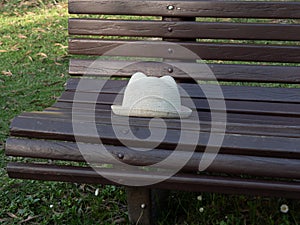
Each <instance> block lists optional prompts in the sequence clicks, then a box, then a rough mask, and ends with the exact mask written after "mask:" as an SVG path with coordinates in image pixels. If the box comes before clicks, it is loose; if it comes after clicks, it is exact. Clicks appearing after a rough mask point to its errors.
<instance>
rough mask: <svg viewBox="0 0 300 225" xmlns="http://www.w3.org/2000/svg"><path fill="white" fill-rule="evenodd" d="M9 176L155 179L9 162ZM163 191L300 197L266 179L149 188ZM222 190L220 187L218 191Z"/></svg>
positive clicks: (196, 180)
mask: <svg viewBox="0 0 300 225" xmlns="http://www.w3.org/2000/svg"><path fill="white" fill-rule="evenodd" d="M7 169H8V172H9V176H10V177H12V178H14V177H15V178H22V179H35V180H52V181H53V180H54V181H67V182H75V183H78V182H80V183H96V184H99V183H102V184H112V183H113V182H112V181H111V180H107V179H105V178H104V177H103V176H100V175H99V173H101V174H102V175H105V176H106V177H114V178H115V179H126V180H128V179H133V180H139V179H145V180H151V179H152V180H155V179H157V177H155V176H153V174H151V173H150V174H147V173H145V172H144V173H142V175H143V176H141V173H138V171H135V172H123V171H116V170H111V169H99V170H98V172H99V173H97V172H96V171H95V170H93V169H91V168H86V167H73V166H57V165H45V164H29V163H28V164H22V163H9V164H8V166H7ZM154 187H155V188H164V189H171V190H186V191H197V192H199V191H200V192H202V191H203V192H204V191H205V192H219V193H228V194H252V195H262V196H264V195H266V196H280V197H290V198H299V197H300V185H299V182H297V181H295V182H283V181H265V180H251V179H249V180H245V179H242V178H232V177H217V176H204V175H194V174H181V173H179V174H176V175H174V176H172V177H170V178H169V179H167V180H165V181H164V182H161V183H157V184H155V185H153V186H150V187H149V188H154ZM220 187H222V188H220Z"/></svg>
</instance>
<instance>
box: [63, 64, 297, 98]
mask: <svg viewBox="0 0 300 225" xmlns="http://www.w3.org/2000/svg"><path fill="white" fill-rule="evenodd" d="M299 69H300V67H299ZM299 72H300V71H299ZM79 82H80V85H79V86H78V84H79ZM127 84H128V81H126V80H107V79H103V80H96V79H86V78H70V79H69V80H68V81H67V84H66V91H71V92H72V91H76V92H88V93H99V92H100V87H101V93H105V94H113V93H123V90H124V88H125V87H126V85H127ZM178 86H179V92H180V96H182V97H191V98H212V99H219V98H221V96H218V94H217V93H216V90H217V88H220V89H221V90H222V93H223V96H224V97H223V98H224V99H226V100H240V101H245V100H247V101H264V102H285V103H288V102H290V103H292V102H293V103H300V91H299V90H300V89H299V88H266V87H249V86H229V85H220V86H217V85H213V84H198V85H197V84H188V83H179V84H178ZM181 88H182V89H183V90H184V91H183V90H182V89H181Z"/></svg>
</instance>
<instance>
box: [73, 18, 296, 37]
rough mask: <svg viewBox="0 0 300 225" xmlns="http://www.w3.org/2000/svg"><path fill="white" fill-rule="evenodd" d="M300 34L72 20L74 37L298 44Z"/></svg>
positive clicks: (262, 28)
mask: <svg viewBox="0 0 300 225" xmlns="http://www.w3.org/2000/svg"><path fill="white" fill-rule="evenodd" d="M170 29H172V30H171V31H170ZM299 33H300V25H296V24H291V25H288V24H260V23H257V24H255V23H249V24H247V23H228V22H227V23H212V22H210V23H204V22H185V21H180V22H166V21H139V20H135V21H130V20H97V19H70V20H69V34H71V35H101V36H134V37H162V38H207V39H211V38H212V39H215V38H216V39H244V40H285V41H297V40H300V37H299V35H298V34H299ZM282 34H284V35H282Z"/></svg>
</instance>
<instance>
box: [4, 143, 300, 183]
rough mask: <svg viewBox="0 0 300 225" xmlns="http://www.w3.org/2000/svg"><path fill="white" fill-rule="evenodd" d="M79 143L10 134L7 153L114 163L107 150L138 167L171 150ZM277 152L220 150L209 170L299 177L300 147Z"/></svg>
mask: <svg viewBox="0 0 300 225" xmlns="http://www.w3.org/2000/svg"><path fill="white" fill-rule="evenodd" d="M80 146H81V147H80V148H79V147H78V146H77V144H76V143H75V142H61V141H47V140H28V139H19V138H9V139H8V141H7V146H6V154H7V155H10V156H21V157H31V158H44V159H53V160H67V161H79V162H85V161H88V162H89V163H99V164H101V163H104V164H114V163H115V162H114V161H113V160H110V159H109V158H107V156H106V154H105V152H109V153H110V154H111V155H112V156H113V157H114V159H116V160H118V161H120V162H122V163H126V164H128V165H134V166H137V169H138V167H139V166H148V165H155V164H156V163H158V162H161V161H162V160H164V159H166V158H167V157H168V156H169V154H170V152H169V151H168V150H164V149H155V150H152V151H136V150H132V149H130V148H129V147H124V146H112V145H93V144H88V143H85V144H81V145H80ZM185 153H186V152H185V150H182V151H181V150H179V151H178V153H177V155H176V159H175V157H174V161H176V160H180V159H182V158H184V157H183V154H185ZM273 153H274V154H273ZM278 153H279V152H275V151H274V152H270V154H269V155H268V156H252V155H247V152H245V153H244V154H245V155H232V154H227V152H224V153H220V154H218V155H217V157H216V158H215V160H214V161H213V163H212V164H211V165H210V166H209V167H208V168H207V170H206V172H213V173H226V174H232V175H252V176H260V177H275V178H292V179H300V151H298V152H294V154H293V158H289V157H290V154H291V152H288V151H284V150H283V151H281V152H280V153H279V154H281V156H280V157H277V156H278ZM119 155H122V158H119ZM202 157H203V153H201V152H195V153H194V154H193V155H192V156H191V159H190V160H189V161H188V162H187V163H186V165H185V166H184V167H183V168H182V170H181V171H182V172H184V171H185V172H197V171H198V170H199V163H200V160H201V158H202ZM297 157H298V158H297ZM176 166H177V165H176V164H174V163H171V164H169V165H165V166H164V167H158V166H157V167H158V168H165V169H166V167H167V169H176ZM154 168H155V166H154ZM282 171H285V172H284V173H283V172H282Z"/></svg>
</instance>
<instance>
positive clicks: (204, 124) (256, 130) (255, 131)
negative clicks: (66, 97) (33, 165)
mask: <svg viewBox="0 0 300 225" xmlns="http://www.w3.org/2000/svg"><path fill="white" fill-rule="evenodd" d="M73 113H76V119H75V118H74V117H73V118H72V112H71V111H70V112H68V113H66V112H61V113H60V114H59V115H58V114H57V113H53V112H42V113H41V112H32V113H22V115H20V117H23V118H31V119H33V120H34V119H46V120H47V119H48V120H61V121H66V120H68V121H71V120H73V121H81V122H85V123H91V122H95V123H96V124H111V123H112V118H114V124H119V125H126V124H128V118H126V117H116V116H113V115H111V114H110V113H106V112H103V113H101V115H99V113H96V114H92V113H91V114H86V113H81V111H77V110H75V112H73ZM291 121H293V119H291ZM149 122H150V119H149V118H134V119H131V120H130V125H135V126H140V127H146V128H147V127H148V126H149ZM255 122H256V121H253V120H251V122H250V121H248V123H238V122H235V123H233V122H229V121H227V122H226V133H227V134H240V135H243V134H246V135H264V136H280V137H300V125H298V126H297V125H296V124H295V122H294V121H293V122H294V123H293V124H287V123H283V122H281V124H273V123H272V124H267V123H265V124H261V123H258V122H256V123H255ZM165 123H166V125H167V126H168V129H181V127H182V126H184V127H185V129H188V130H199V124H200V127H201V129H200V130H201V131H202V132H210V131H211V129H212V122H211V121H203V120H201V121H196V120H193V119H183V120H181V121H178V120H172V119H168V120H165ZM213 124H214V132H222V131H223V130H224V129H223V124H224V121H223V122H221V121H219V120H217V121H214V123H213ZM151 126H153V127H161V123H160V121H159V122H158V123H155V122H154V121H152V122H151Z"/></svg>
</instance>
